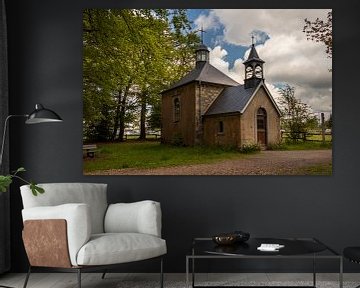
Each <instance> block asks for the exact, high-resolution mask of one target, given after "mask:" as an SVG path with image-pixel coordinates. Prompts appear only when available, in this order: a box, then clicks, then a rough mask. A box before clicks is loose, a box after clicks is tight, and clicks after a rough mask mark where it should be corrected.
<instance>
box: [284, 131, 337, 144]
mask: <svg viewBox="0 0 360 288" xmlns="http://www.w3.org/2000/svg"><path fill="white" fill-rule="evenodd" d="M291 134H293V135H295V137H291V138H292V139H296V140H302V141H314V142H332V133H331V132H330V133H329V132H321V131H320V132H292V133H291ZM281 139H284V140H286V139H290V132H288V131H282V132H281Z"/></svg>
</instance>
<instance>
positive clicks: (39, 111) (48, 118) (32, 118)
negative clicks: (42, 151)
mask: <svg viewBox="0 0 360 288" xmlns="http://www.w3.org/2000/svg"><path fill="white" fill-rule="evenodd" d="M15 117H24V118H27V119H26V121H25V124H38V123H47V122H62V121H63V120H62V119H61V117H60V116H59V115H58V114H56V113H55V112H54V111H52V110H50V109H47V108H45V107H44V106H43V105H41V104H36V105H35V110H34V111H33V112H31V113H30V114H23V115H21V114H20V115H9V116H7V117H6V119H5V124H4V132H3V138H2V144H1V151H0V167H1V165H2V159H3V154H4V146H5V139H6V130H7V126H8V122H9V120H10V119H11V118H15Z"/></svg>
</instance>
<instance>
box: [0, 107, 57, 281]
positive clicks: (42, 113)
mask: <svg viewBox="0 0 360 288" xmlns="http://www.w3.org/2000/svg"><path fill="white" fill-rule="evenodd" d="M15 117H23V118H26V120H25V123H26V124H38V123H47V122H62V121H63V120H62V119H61V117H60V116H59V115H58V114H56V113H55V112H54V111H52V110H50V109H47V108H45V107H44V106H43V105H41V104H36V105H35V110H34V111H33V112H31V113H30V114H23V115H21V114H20V115H9V116H7V117H6V119H5V123H4V131H3V137H2V143H1V150H0V168H1V167H2V161H3V155H4V146H5V142H6V141H5V140H6V132H7V126H8V122H9V120H10V119H11V118H15ZM0 287H4V288H12V287H9V286H3V285H1V284H0Z"/></svg>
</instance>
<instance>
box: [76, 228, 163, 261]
mask: <svg viewBox="0 0 360 288" xmlns="http://www.w3.org/2000/svg"><path fill="white" fill-rule="evenodd" d="M165 253H166V242H165V240H163V239H161V238H158V237H156V236H152V235H147V234H140V233H103V234H94V235H92V236H91V238H90V240H89V241H88V242H87V243H86V244H85V245H84V246H83V247H81V249H80V251H79V253H78V256H77V264H78V265H108V264H117V263H126V262H132V261H139V260H145V259H149V258H153V257H157V256H161V255H163V254H165Z"/></svg>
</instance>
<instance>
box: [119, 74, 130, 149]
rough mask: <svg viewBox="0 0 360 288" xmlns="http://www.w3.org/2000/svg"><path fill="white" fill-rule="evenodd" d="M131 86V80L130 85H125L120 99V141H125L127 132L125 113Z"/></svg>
mask: <svg viewBox="0 0 360 288" xmlns="http://www.w3.org/2000/svg"><path fill="white" fill-rule="evenodd" d="M130 87H131V80H130V81H129V83H128V85H127V86H126V87H125V91H124V94H123V95H122V99H121V101H120V111H119V138H118V139H119V141H120V142H122V141H124V133H125V113H126V100H127V97H128V94H129V89H130Z"/></svg>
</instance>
